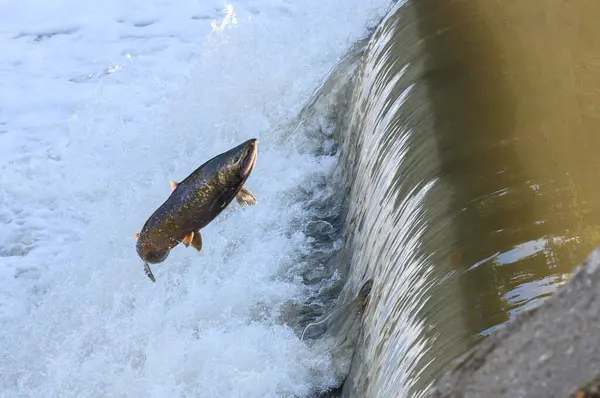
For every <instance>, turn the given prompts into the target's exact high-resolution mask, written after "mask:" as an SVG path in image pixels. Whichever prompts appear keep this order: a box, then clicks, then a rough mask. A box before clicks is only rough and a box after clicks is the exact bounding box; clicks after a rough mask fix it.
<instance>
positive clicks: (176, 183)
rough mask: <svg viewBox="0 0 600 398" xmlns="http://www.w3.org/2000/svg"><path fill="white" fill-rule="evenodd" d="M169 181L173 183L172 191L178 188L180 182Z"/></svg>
mask: <svg viewBox="0 0 600 398" xmlns="http://www.w3.org/2000/svg"><path fill="white" fill-rule="evenodd" d="M169 183H170V184H171V192H173V191H174V190H175V188H177V186H178V185H179V183H178V182H175V181H169Z"/></svg>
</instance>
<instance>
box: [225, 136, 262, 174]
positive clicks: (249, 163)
mask: <svg viewBox="0 0 600 398" xmlns="http://www.w3.org/2000/svg"><path fill="white" fill-rule="evenodd" d="M221 156H222V157H221V159H220V162H221V168H220V171H219V181H220V182H221V183H224V184H226V185H229V186H234V185H241V184H243V183H244V181H246V178H248V176H249V175H250V173H252V170H253V169H254V165H255V164H256V158H257V156H258V140H257V139H256V138H252V139H249V140H247V141H245V142H243V143H241V144H240V145H238V146H236V147H235V148H232V149H230V150H229V151H227V152H225V153H223V154H222V155H221Z"/></svg>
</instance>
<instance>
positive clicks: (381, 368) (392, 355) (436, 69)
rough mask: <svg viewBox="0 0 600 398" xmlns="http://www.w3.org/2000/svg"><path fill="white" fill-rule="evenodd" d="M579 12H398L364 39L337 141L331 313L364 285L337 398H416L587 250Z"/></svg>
mask: <svg viewBox="0 0 600 398" xmlns="http://www.w3.org/2000/svg"><path fill="white" fill-rule="evenodd" d="M593 7H594V6H593V5H592V3H591V2H581V3H577V4H575V3H573V4H564V3H562V2H557V1H546V2H542V3H539V2H536V3H534V2H517V1H508V2H489V1H471V2H460V1H427V0H420V1H408V2H403V3H398V4H396V7H395V8H394V9H393V10H392V11H391V12H390V13H389V14H388V15H387V17H386V18H385V19H384V20H383V21H382V23H381V24H380V25H379V26H378V28H377V30H376V31H375V33H374V34H373V36H372V37H371V39H370V41H369V43H368V44H367V45H366V48H365V50H364V51H365V53H364V56H363V58H362V59H361V61H360V67H359V70H360V72H359V75H358V78H357V82H356V86H355V89H354V91H353V96H352V100H351V105H350V108H349V111H348V112H349V114H350V117H349V125H348V126H347V127H345V128H342V129H341V130H340V133H339V135H338V138H339V140H340V142H341V144H340V146H341V166H340V167H341V168H343V170H344V180H345V184H346V190H345V194H346V196H345V197H346V201H345V208H346V209H347V214H346V218H345V224H344V248H343V252H344V254H343V255H342V256H343V258H344V260H345V261H346V264H348V270H347V272H348V282H347V284H346V286H345V289H344V291H343V292H342V297H343V296H344V294H351V293H350V292H352V294H355V292H356V289H358V288H359V287H360V284H361V283H363V281H365V280H367V279H371V278H372V279H373V280H374V285H373V290H372V292H371V297H370V303H369V306H368V308H367V310H366V314H365V318H364V321H363V328H364V333H363V336H362V337H361V339H360V340H359V342H358V347H357V352H356V353H355V356H354V361H353V363H352V371H351V374H350V376H349V377H348V379H347V381H346V384H345V386H344V390H343V396H348V397H409V396H411V397H413V396H419V395H421V394H422V393H423V391H424V390H425V389H426V387H427V386H428V385H430V383H432V382H433V381H434V380H435V379H437V378H438V377H439V376H440V375H441V374H442V373H443V372H444V371H446V370H447V369H448V368H449V365H450V363H451V361H452V360H454V359H456V358H457V357H458V356H460V355H461V354H462V353H464V352H465V351H466V350H467V349H469V348H470V347H472V346H474V345H475V344H476V343H477V342H478V341H480V340H481V339H482V338H484V337H485V336H486V335H487V334H488V333H490V332H491V331H493V330H494V329H496V328H498V327H501V326H502V325H503V324H504V323H505V322H506V321H508V320H510V319H512V318H513V317H514V316H515V314H517V313H518V312H520V311H522V310H524V309H526V308H531V307H534V306H536V305H539V304H540V303H541V302H542V301H543V299H544V298H545V297H548V296H549V295H550V294H552V292H553V291H555V289H556V288H557V287H558V286H560V285H561V284H563V283H565V282H566V281H567V280H568V277H569V274H570V272H571V271H572V269H573V267H574V266H576V265H577V264H578V263H579V262H580V261H582V260H583V259H584V258H585V257H586V256H587V254H588V253H589V252H590V251H591V250H592V248H593V247H595V246H596V245H597V244H598V242H599V241H600V235H599V234H598V232H599V229H598V226H599V221H600V212H599V206H598V203H600V202H599V199H600V190H599V189H598V184H597V183H596V182H597V181H599V177H600V160H599V159H598V157H597V156H596V148H597V147H598V144H599V143H600V135H598V134H596V133H595V132H596V130H597V128H598V122H599V116H598V113H597V110H598V109H599V106H600V91H599V90H598V87H600V85H599V83H600V74H599V73H598V66H599V65H600V64H599V58H598V56H597V54H598V52H597V51H598V45H597V44H596V41H595V40H593V37H594V35H595V34H597V33H598V32H597V27H596V24H595V23H594V22H593V18H592V17H591V15H597V12H592V10H593ZM575 21H577V22H575Z"/></svg>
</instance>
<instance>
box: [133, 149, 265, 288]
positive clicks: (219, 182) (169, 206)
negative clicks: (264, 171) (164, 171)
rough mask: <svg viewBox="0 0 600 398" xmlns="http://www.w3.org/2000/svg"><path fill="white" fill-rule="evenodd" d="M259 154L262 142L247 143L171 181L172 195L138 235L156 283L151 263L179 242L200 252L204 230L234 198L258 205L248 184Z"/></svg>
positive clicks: (162, 258)
mask: <svg viewBox="0 0 600 398" xmlns="http://www.w3.org/2000/svg"><path fill="white" fill-rule="evenodd" d="M257 152H258V140H256V139H250V140H247V141H245V142H243V143H242V144H240V145H238V146H236V147H234V148H232V149H230V150H228V151H227V152H224V153H221V154H220V155H217V156H215V157H214V158H212V159H210V160H208V161H207V162H206V163H204V164H203V165H201V166H200V167H198V168H197V169H196V170H194V172H192V173H191V174H190V175H189V176H188V177H187V178H186V179H185V180H183V181H181V182H180V183H176V182H171V189H172V192H171V195H170V196H169V197H168V198H167V200H166V201H165V202H164V203H163V204H162V205H161V206H160V207H159V208H158V209H156V211H155V212H154V213H153V214H152V215H151V216H150V218H148V220H147V221H146V223H145V224H144V226H143V227H142V230H141V232H140V233H139V234H136V237H137V238H138V240H137V245H136V249H137V253H138V255H139V256H140V258H141V259H142V260H143V261H144V262H145V269H146V274H147V275H148V277H149V278H150V279H151V280H152V281H154V280H155V279H154V276H153V275H152V271H151V270H150V267H149V265H148V264H149V263H150V264H157V263H161V262H163V261H164V260H165V259H166V258H167V256H168V255H169V252H170V250H171V249H173V248H174V247H175V246H177V245H178V244H179V243H183V244H184V245H185V246H188V245H190V244H191V245H192V247H194V248H196V249H197V250H200V249H201V248H202V239H201V235H200V229H202V228H204V227H205V226H206V225H208V224H209V223H210V222H211V221H212V220H214V219H215V218H216V217H217V216H218V215H219V214H220V213H221V212H222V211H223V210H224V209H225V208H226V207H227V206H228V205H229V204H230V203H231V201H232V200H233V199H235V198H237V201H238V202H239V203H240V204H241V205H251V204H256V198H255V197H254V195H252V193H250V191H248V190H247V189H246V188H244V183H245V182H246V179H247V178H248V176H249V175H250V173H251V172H252V170H253V169H254V165H255V163H256V157H257Z"/></svg>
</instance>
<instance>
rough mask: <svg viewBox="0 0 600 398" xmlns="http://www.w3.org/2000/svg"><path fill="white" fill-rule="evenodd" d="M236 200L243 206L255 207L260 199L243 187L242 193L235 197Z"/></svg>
mask: <svg viewBox="0 0 600 398" xmlns="http://www.w3.org/2000/svg"><path fill="white" fill-rule="evenodd" d="M235 199H236V200H237V202H238V203H239V204H240V205H241V206H254V205H255V204H257V203H258V199H256V196H254V194H253V193H252V192H250V191H249V190H248V188H246V187H242V189H240V191H239V192H238V193H237V195H235Z"/></svg>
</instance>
